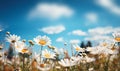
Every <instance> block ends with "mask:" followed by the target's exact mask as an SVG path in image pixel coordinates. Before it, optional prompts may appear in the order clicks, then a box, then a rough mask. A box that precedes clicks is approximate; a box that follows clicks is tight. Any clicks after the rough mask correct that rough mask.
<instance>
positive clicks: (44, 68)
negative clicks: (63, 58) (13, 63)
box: [37, 63, 52, 71]
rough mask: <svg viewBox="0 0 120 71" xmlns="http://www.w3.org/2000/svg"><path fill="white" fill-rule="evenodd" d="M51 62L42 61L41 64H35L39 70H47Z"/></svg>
mask: <svg viewBox="0 0 120 71" xmlns="http://www.w3.org/2000/svg"><path fill="white" fill-rule="evenodd" d="M51 67H52V66H51V64H46V63H43V64H39V65H38V66H37V68H38V69H39V70H40V71H49V70H50V69H51Z"/></svg>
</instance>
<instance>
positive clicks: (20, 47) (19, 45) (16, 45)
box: [14, 41, 26, 52]
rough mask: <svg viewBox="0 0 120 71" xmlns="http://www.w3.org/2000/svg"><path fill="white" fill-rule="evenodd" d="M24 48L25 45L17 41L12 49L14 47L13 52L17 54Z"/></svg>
mask: <svg viewBox="0 0 120 71" xmlns="http://www.w3.org/2000/svg"><path fill="white" fill-rule="evenodd" d="M25 46H26V44H25V43H24V42H22V41H18V42H16V43H15V45H14V47H15V50H16V51H17V52H19V51H21V50H22V49H23V48H24V47H25Z"/></svg>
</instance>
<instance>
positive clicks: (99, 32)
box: [84, 26, 120, 41]
mask: <svg viewBox="0 0 120 71" xmlns="http://www.w3.org/2000/svg"><path fill="white" fill-rule="evenodd" d="M113 32H120V27H112V26H106V27H96V28H92V29H88V34H89V36H87V37H85V38H84V40H91V41H99V40H112V36H110V35H112V33H113Z"/></svg>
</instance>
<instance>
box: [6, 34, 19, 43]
mask: <svg viewBox="0 0 120 71" xmlns="http://www.w3.org/2000/svg"><path fill="white" fill-rule="evenodd" d="M6 40H7V42H10V43H15V42H17V41H19V40H20V36H17V35H14V34H13V35H9V36H7V37H6Z"/></svg>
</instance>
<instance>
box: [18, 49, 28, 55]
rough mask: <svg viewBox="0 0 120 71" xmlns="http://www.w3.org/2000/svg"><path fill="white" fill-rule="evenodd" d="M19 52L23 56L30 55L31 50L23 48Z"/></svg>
mask: <svg viewBox="0 0 120 71" xmlns="http://www.w3.org/2000/svg"><path fill="white" fill-rule="evenodd" d="M19 52H20V53H22V54H24V53H28V52H29V50H28V49H27V48H23V49H21V50H20V51H19Z"/></svg>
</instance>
